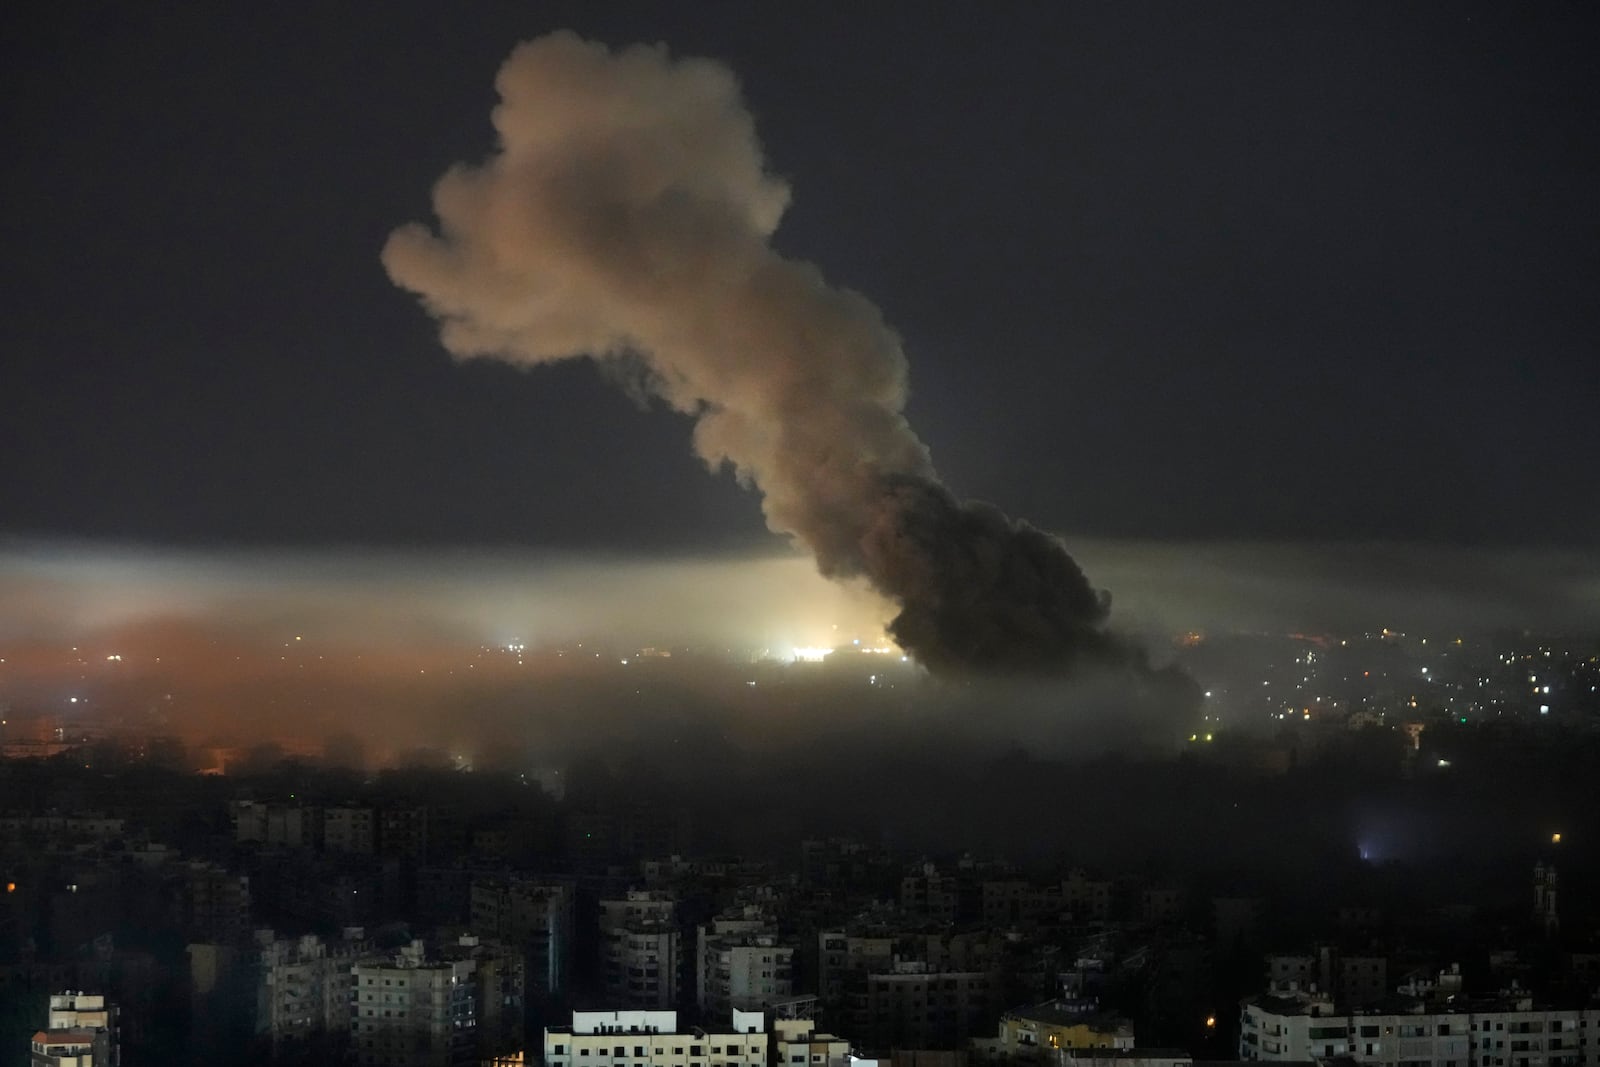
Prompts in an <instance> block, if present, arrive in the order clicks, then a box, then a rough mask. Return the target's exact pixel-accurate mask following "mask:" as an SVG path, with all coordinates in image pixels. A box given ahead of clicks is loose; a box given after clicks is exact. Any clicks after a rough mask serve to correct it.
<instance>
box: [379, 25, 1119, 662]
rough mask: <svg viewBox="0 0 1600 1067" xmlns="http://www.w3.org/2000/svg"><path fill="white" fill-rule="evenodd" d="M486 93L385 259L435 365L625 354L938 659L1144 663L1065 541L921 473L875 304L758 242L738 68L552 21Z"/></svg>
mask: <svg viewBox="0 0 1600 1067" xmlns="http://www.w3.org/2000/svg"><path fill="white" fill-rule="evenodd" d="M496 86H497V88H498V90H499V94H500V104H499V106H498V107H496V108H495V110H494V116H493V119H494V127H495V130H496V131H497V133H498V135H499V145H498V149H497V151H496V152H495V153H494V154H493V155H492V156H490V157H489V158H488V159H487V160H486V161H485V162H483V163H482V164H480V165H477V166H469V165H457V166H455V167H452V168H451V169H450V170H449V171H448V172H447V173H446V174H445V175H444V177H443V178H441V179H440V181H439V183H438V185H437V186H436V187H435V188H434V192H433V206H434V211H435V213H436V214H437V216H438V226H437V229H436V230H434V229H430V228H429V227H427V226H423V225H420V224H411V225H408V226H404V227H402V228H400V229H399V230H396V231H395V232H394V234H392V235H391V237H390V238H389V241H388V244H387V245H386V247H385V248H384V251H383V262H384V266H385V267H386V268H387V270H388V272H389V275H390V277H391V278H392V279H393V280H394V281H395V282H396V284H398V285H400V286H403V287H404V288H406V289H409V290H411V291H413V292H415V293H416V294H418V295H419V296H420V297H421V298H422V300H423V303H424V304H425V305H426V306H427V308H428V310H429V311H430V312H431V313H432V314H433V315H435V316H436V317H437V318H438V319H439V320H440V323H441V334H442V338H443V341H444V344H445V347H446V348H448V349H449V350H450V352H451V353H453V354H454V355H456V356H457V357H460V358H471V357H492V358H497V359H503V360H507V361H510V362H513V363H519V364H535V363H543V362H548V361H553V360H561V359H573V358H578V357H588V358H593V359H607V358H614V357H626V358H628V359H630V360H640V361H642V362H643V363H644V365H645V366H646V367H647V368H648V373H649V377H650V381H649V385H650V388H651V389H652V390H653V391H654V392H656V393H658V394H659V395H660V396H661V397H662V398H664V399H665V400H666V401H667V402H668V403H669V404H671V405H672V406H673V407H674V408H676V409H677V410H679V411H681V412H684V413H686V414H688V415H691V416H692V417H693V418H694V419H695V431H694V444H695V449H696V451H697V452H698V454H699V455H700V456H701V457H702V458H703V459H704V460H705V461H706V463H707V464H708V465H709V466H711V467H712V468H713V469H716V468H719V467H721V466H722V465H724V464H729V465H731V466H732V467H733V469H734V471H735V472H736V474H737V476H738V477H739V478H740V479H741V481H743V482H744V483H746V484H749V485H753V486H755V487H756V488H757V489H759V490H760V492H761V494H762V500H763V509H764V512H765V515H766V519H767V523H768V525H769V526H770V527H771V528H772V529H773V530H775V531H777V532H780V533H783V534H787V535H790V536H792V537H794V538H795V539H796V540H798V541H799V543H800V544H801V545H803V546H804V547H805V548H806V549H807V550H808V551H809V552H811V554H812V555H813V556H814V557H815V558H816V561H817V565H818V567H819V568H820V569H821V571H822V573H823V574H825V575H827V576H829V577H831V578H837V579H850V578H864V579H865V580H866V581H868V582H869V583H871V585H872V586H873V587H874V588H876V589H877V590H878V591H879V592H880V593H882V594H883V595H884V596H886V597H888V598H889V599H891V600H892V601H893V602H894V603H895V604H897V605H898V606H899V608H900V614H899V615H898V617H897V618H896V619H895V620H894V622H893V623H892V624H891V627H890V629H891V632H892V634H893V635H894V637H895V639H896V640H897V641H898V642H899V643H900V644H901V646H902V647H903V648H905V649H907V650H908V651H909V652H910V653H912V654H913V655H914V656H915V657H916V658H917V659H918V660H919V661H921V662H922V663H924V664H926V665H927V666H928V667H929V668H930V669H934V670H938V671H942V672H946V673H961V672H966V671H973V672H998V671H1007V672H1035V673H1056V672H1061V671H1066V670H1070V669H1072V668H1074V667H1077V666H1080V665H1084V664H1088V663H1101V664H1108V663H1109V664H1114V665H1118V666H1129V667H1142V658H1141V657H1140V656H1139V654H1138V653H1137V652H1136V651H1135V650H1133V649H1131V648H1129V647H1128V646H1126V645H1124V644H1123V643H1122V642H1120V641H1118V640H1117V639H1115V638H1113V637H1111V636H1110V635H1108V634H1107V633H1106V631H1105V629H1104V624H1105V621H1106V616H1107V611H1108V598H1107V596H1106V595H1105V594H1104V593H1101V592H1098V591H1096V590H1095V589H1094V588H1093V587H1092V586H1091V585H1090V584H1089V582H1088V580H1087V579H1086V578H1085V577H1084V575H1083V573H1082V571H1080V570H1079V568H1078V566H1077V565H1076V564H1075V563H1074V562H1073V561H1072V559H1071V557H1070V556H1068V555H1067V553H1066V551H1065V549H1064V548H1063V547H1062V545H1061V543H1060V542H1059V541H1057V540H1056V539H1055V538H1053V537H1051V536H1050V535H1048V534H1045V533H1043V532H1041V531H1039V530H1037V529H1035V528H1033V527H1031V526H1029V525H1027V524H1025V523H1020V522H1015V521H1013V520H1011V519H1008V518H1006V517H1005V516H1004V515H1002V514H1001V513H1000V512H998V511H996V510H995V509H993V508H991V507H988V506H987V505H982V504H971V503H962V502H960V501H958V500H956V499H955V498H954V497H953V496H952V495H951V494H950V492H949V491H948V490H946V489H945V488H944V487H943V486H942V485H941V484H940V483H939V482H938V480H937V478H936V476H935V474H934V470H933V465H932V463H931V461H930V459H929V457H928V450H927V448H926V447H925V446H924V445H923V443H922V442H921V441H920V440H919V439H918V438H917V435H916V434H915V433H913V432H912V430H911V427H910V426H909V425H908V424H907V422H906V419H905V416H904V414H903V411H904V407H905V400H906V359H905V355H904V353H903V352H902V351H901V348H900V342H899V339H898V338H897V337H896V335H895V334H894V332H893V331H892V330H891V329H890V328H889V327H888V326H887V325H886V324H885V323H884V321H883V318H882V316H881V315H880V313H879V312H878V309H877V308H876V307H874V306H873V305H872V304H871V303H870V302H868V301H867V300H866V299H864V298H863V297H861V296H860V295H858V294H856V293H853V292H849V291H847V290H841V289H836V288H833V287H831V286H829V285H828V284H827V282H826V281H825V280H824V279H823V277H822V275H821V274H820V273H819V272H818V270H817V269H816V268H815V267H813V266H812V265H810V264H808V263H800V262H795V261H792V260H787V259H784V258H783V257H781V256H779V255H778V254H777V253H776V252H775V251H773V249H772V247H771V246H770V244H769V239H770V238H771V236H772V233H773V231H774V230H775V229H776V228H777V226H778V222H779V220H780V219H781V218H782V216H783V212H784V209H785V208H786V207H787V205H788V203H789V187H788V186H787V185H786V184H785V183H784V182H783V181H782V180H781V179H779V178H776V177H774V176H773V175H772V174H770V173H768V171H767V169H766V164H765V160H764V157H763V153H762V149H761V145H760V143H759V141H758V140H757V138H756V132H755V124H754V121H753V119H752V117H751V115H750V113H749V111H748V110H747V109H746V108H745V106H744V102H743V101H742V99H741V98H740V93H739V86H738V83H737V81H736V79H735V78H734V75H733V73H732V72H731V71H729V70H728V69H727V68H726V67H724V66H722V65H721V64H718V63H715V62H711V61H708V60H704V59H674V58H672V57H671V56H669V55H668V53H667V50H666V49H665V47H663V46H660V45H657V46H653V47H646V46H635V47H631V48H627V49H624V50H622V51H618V52H612V51H610V50H609V49H607V48H606V47H604V46H602V45H599V44H594V43H591V42H587V41H584V40H581V39H580V38H578V37H577V36H575V35H573V34H571V33H567V32H562V33H556V34H552V35H550V36H548V37H543V38H540V39H538V40H535V41H531V42H528V43H525V44H522V45H520V46H519V47H518V48H517V49H516V50H515V51H514V52H513V53H512V55H511V57H510V59H508V60H507V61H506V63H505V65H504V66H503V67H502V68H501V70H500V73H499V76H498V78H497V80H496Z"/></svg>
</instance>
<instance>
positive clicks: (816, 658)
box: [789, 646, 833, 663]
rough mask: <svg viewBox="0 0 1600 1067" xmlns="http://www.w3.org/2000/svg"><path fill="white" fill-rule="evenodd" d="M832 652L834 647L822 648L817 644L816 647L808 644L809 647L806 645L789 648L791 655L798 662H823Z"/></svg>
mask: <svg viewBox="0 0 1600 1067" xmlns="http://www.w3.org/2000/svg"><path fill="white" fill-rule="evenodd" d="M832 652H833V649H831V648H822V647H821V646H815V647H809V646H808V647H805V648H792V649H790V650H789V656H790V658H791V659H793V660H794V661H795V662H796V663H821V662H822V661H823V660H825V659H827V658H828V656H829V655H830V654H832Z"/></svg>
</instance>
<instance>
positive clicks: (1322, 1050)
mask: <svg viewBox="0 0 1600 1067" xmlns="http://www.w3.org/2000/svg"><path fill="white" fill-rule="evenodd" d="M1596 1024H1600V1012H1595V1011H1585V1010H1580V1009H1577V1008H1555V1007H1550V1006H1547V1005H1542V1004H1537V1003H1535V1002H1534V1001H1533V999H1532V998H1531V997H1528V996H1526V995H1522V996H1511V995H1500V996H1494V997H1476V998H1475V997H1468V996H1467V995H1465V994H1461V993H1454V994H1451V995H1449V996H1448V997H1434V998H1423V997H1416V996H1399V997H1395V998H1392V999H1391V1000H1390V1001H1389V1002H1388V1003H1386V1004H1384V1005H1382V1006H1381V1007H1375V1008H1371V1009H1362V1010H1357V1011H1341V1010H1336V1009H1335V1007H1334V1002H1333V1001H1332V1000H1331V999H1329V998H1327V997H1325V996H1322V995H1319V994H1299V995H1295V996H1272V995H1265V996H1258V997H1253V998H1251V999H1249V1000H1247V1001H1245V1003H1244V1006H1243V1009H1242V1011H1241V1013H1240V1019H1239V1058H1240V1059H1241V1060H1272V1061H1282V1060H1309V1059H1319V1060H1321V1059H1327V1058H1329V1057H1334V1056H1345V1057H1349V1058H1351V1059H1354V1060H1355V1061H1357V1062H1358V1063H1370V1064H1381V1065H1385V1067H1583V1065H1584V1064H1585V1057H1586V1056H1589V1055H1590V1050H1589V1049H1587V1048H1586V1047H1585V1044H1584V1039H1585V1037H1587V1031H1589V1030H1590V1029H1591V1028H1592V1027H1594V1026H1595V1025H1596ZM1588 1062H1589V1063H1591V1064H1592V1063H1593V1058H1592V1057H1591V1058H1590V1059H1589V1061H1588Z"/></svg>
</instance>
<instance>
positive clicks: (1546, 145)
mask: <svg viewBox="0 0 1600 1067" xmlns="http://www.w3.org/2000/svg"><path fill="white" fill-rule="evenodd" d="M160 6H161V5H139V4H134V5H123V4H119V5H111V4H105V5H100V4H88V3H83V4H30V5H7V7H6V13H5V14H4V15H3V16H0V19H3V25H0V34H3V39H4V41H5V54H4V56H3V57H0V131H3V136H4V164H3V167H0V175H3V183H4V184H3V192H0V226H3V249H4V274H3V279H4V280H3V284H0V536H11V537H17V538H23V539H29V540H34V539H44V540H51V539H58V538H67V539H74V540H85V539H86V540H91V541H95V540H103V541H112V542H121V543H130V542H131V543H140V544H152V545H158V546H159V545H174V546H208V547H212V546H218V547H221V546H236V545H273V546H291V547H314V546H324V545H385V546H398V547H412V546H421V547H432V546H451V545H454V546H463V545H497V546H518V547H524V546H525V547H531V548H556V549H604V550H615V551H620V552H629V553H644V554H653V553H659V554H681V553H684V552H713V553H715V552H723V551H729V550H733V549H748V548H756V547H760V546H766V545H771V544H773V543H774V541H775V538H774V536H773V535H772V534H770V533H768V532H767V531H766V529H765V527H764V525H763V523H762V518H761V514H760V511H759V504H758V500H757V498H756V497H755V496H754V495H753V494H751V493H749V492H746V491H745V490H742V489H741V488H740V487H739V486H738V485H736V484H735V482H734V480H733V479H732V478H731V477H730V476H728V475H726V474H723V475H721V476H718V477H710V476H708V475H707V474H706V472H705V470H704V467H703V465H702V464H701V463H700V462H699V461H698V460H696V459H695V458H694V457H693V455H692V454H691V452H690V450H689V445H688V436H689V425H688V422H687V420H685V419H683V418H682V417H681V416H677V415H674V414H671V413H669V412H667V411H665V410H664V409H663V408H662V407H661V406H660V405H655V406H654V407H653V408H652V409H650V410H648V411H645V410H641V407H640V404H639V402H638V401H636V400H634V399H631V398H630V397H629V396H628V395H627V394H626V392H625V391H624V390H619V389H618V388H616V386H615V383H613V382H610V381H608V380H607V379H606V378H605V376H604V375H602V374H601V373H597V371H596V370H595V368H594V367H593V366H590V365H587V364H583V363H578V364H563V365H560V366H553V367H541V368H535V369H532V370H518V369H514V368H511V367H509V366H506V365H502V364H499V363H490V362H475V363H468V364H461V363H456V362H454V361H452V359H451V358H450V357H449V356H448V355H447V354H446V352H445V351H444V350H443V348H442V347H441V346H440V344H439V340H438V335H437V330H436V328H435V325H434V323H433V322H432V321H431V320H430V319H429V318H428V317H427V315H426V314H425V313H424V312H423V311H422V310H421V309H420V308H419V307H418V306H417V303H416V301H415V300H414V299H413V297H412V296H411V295H410V294H408V293H405V292H403V291H401V290H400V289H398V288H396V286H395V285H394V284H392V283H391V281H390V280H389V278H388V277H387V276H386V275H385V272H384V269H383V267H382V266H381V265H380V263H379V259H378V256H379V251H380V249H381V248H382V246H383V243H384V241H385V239H386V237H387V236H388V234H389V233H390V232H391V231H392V230H393V229H394V228H395V227H396V226H399V225H401V224H403V223H405V222H408V221H411V220H416V219H424V218H427V217H429V206H428V205H429V200H428V196H429V190H430V188H431V187H432V185H433V183H434V182H435V180H436V179H437V178H438V176H439V175H440V174H441V173H443V172H444V170H445V169H446V168H447V167H448V166H449V165H450V164H452V163H453V162H456V161H459V160H468V161H471V160H478V159H481V158H482V157H483V156H484V155H485V154H486V153H488V152H489V151H490V149H491V148H492V146H493V134H492V131H491V129H490V126H489V122H488V115H489V111H490V108H491V107H492V106H493V103H494V90H493V78H494V74H495V71H496V69H497V68H498V67H499V65H500V64H501V62H502V61H503V60H504V59H505V57H506V55H507V54H508V53H509V52H510V50H511V49H512V47H513V46H514V45H515V44H516V43H517V42H518V41H521V40H526V39H529V38H533V37H536V36H539V35H541V34H545V33H548V32H550V31H552V30H555V29H559V28H564V27H565V28H571V29H574V30H576V31H578V32H579V33H580V34H582V35H584V36H586V37H590V38H593V39H597V40H600V41H604V42H606V43H609V44H613V45H624V44H628V43H632V42H636V41H651V42H653V41H662V42H665V43H666V44H667V45H668V46H669V47H670V48H671V50H672V51H673V53H674V54H676V55H704V56H709V57H713V58H715V59H718V60H720V61H722V62H725V63H727V64H728V65H729V66H731V67H732V68H733V69H734V70H735V71H737V72H738V74H739V76H740V78H741V79H742V81H743V85H744V91H745V97H746V102H747V104H748V106H749V107H750V109H751V110H752V111H753V112H754V114H755V115H756V118H757V122H758V132H759V135H760V137H761V139H762V141H763V143H764V144H765V147H766V150H767V153H768V159H769V165H770V166H771V168H772V169H773V170H774V171H775V172H776V173H778V174H780V175H781V176H783V177H784V178H785V179H786V180H787V181H788V182H790V183H791V184H792V186H793V189H794V200H793V204H792V206H791V207H790V209H789V212H788V214H787V215H786V216H785V217H784V221H783V223H782V225H781V226H780V228H779V229H778V231H777V234H776V237H775V243H776V246H777V248H778V249H779V250H780V251H781V252H782V253H783V254H784V255H786V256H789V257H793V258H798V259H804V260H809V261H811V262H814V263H815V264H817V265H818V266H819V267H820V268H821V269H822V271H823V272H824V273H825V274H826V275H827V277H828V278H829V280H830V281H832V282H833V283H834V284H836V285H841V286H845V287H848V288H851V289H855V290H858V291H859V292H861V293H863V294H865V295H866V296H868V297H869V298H870V299H872V300H873V301H874V302H875V303H877V304H878V305H879V306H880V307H881V308H882V309H883V312H884V315H885V317H886V318H887V320H888V321H889V322H890V323H891V324H892V325H893V326H894V327H895V328H896V329H897V330H898V331H899V332H900V334H901V336H902V338H903V341H904V346H905V351H906V354H907V356H908V358H909V360H910V364H911V389H912V399H911V404H910V409H909V414H910V417H911V421H912V424H913V426H914V427H915V428H916V430H917V432H918V433H919V434H920V435H921V436H922V438H923V439H924V440H925V441H927V442H928V444H929V445H930V447H931V448H932V451H933V456H934V459H935V461H936V462H937V464H938V466H939V470H940V472H941V474H942V475H943V476H944V477H945V479H946V480H947V481H948V483H949V484H950V485H951V486H952V487H953V488H954V489H955V490H956V491H957V492H959V493H961V494H963V495H970V496H974V497H980V498H984V499H987V500H992V501H994V502H996V503H997V504H999V505H1001V506H1002V507H1004V508H1006V509H1007V510H1008V511H1011V512H1013V513H1017V514H1021V515H1025V516H1027V517H1029V518H1030V519H1032V520H1033V521H1034V522H1036V523H1038V524H1040V525H1041V526H1044V527H1046V528H1048V529H1051V530H1055V531H1058V532H1060V533H1062V534H1064V535H1068V536H1069V538H1070V537H1071V536H1073V535H1076V536H1081V537H1092V538H1139V539H1157V540H1164V541H1173V542H1178V541H1186V540H1188V541H1192V540H1195V539H1208V538H1219V539H1230V540H1260V541H1275V542H1284V541H1317V542H1327V541H1373V540H1381V541H1393V542H1423V543H1427V544H1441V545H1460V546H1512V545H1515V546H1530V547H1537V546H1575V547H1587V546H1592V545H1594V544H1595V543H1597V542H1600V494H1597V493H1596V492H1595V484H1596V476H1595V471H1596V470H1597V468H1600V429H1597V422H1596V409H1597V403H1596V401H1597V399H1600V359H1597V354H1600V353H1597V338H1600V75H1597V74H1596V71H1597V69H1600V67H1597V65H1596V63H1595V58H1594V57H1595V55H1596V51H1597V45H1600V32H1597V29H1600V20H1597V18H1596V16H1595V13H1594V10H1593V8H1592V6H1591V5H1588V4H1579V3H1546V4H1539V5H1512V4H1499V5H1472V4H1463V3H1455V2H1452V3H1442V4H1406V5H1379V4H1339V5H1335V4H1321V5H1303V4H1282V3H1271V4H1246V3H1230V4H1210V5H1199V4H1176V3H1170V4H1124V3H1115V4H1092V5H1090V4H1071V5H1048V6H1047V5H1042V4H1016V5H1010V6H1006V5H1001V6H999V7H998V10H996V9H993V8H992V7H991V6H989V5H984V6H979V5H971V6H969V7H964V8H957V7H955V6H953V5H928V4H903V5H890V4H872V5H844V4H837V5H814V4H795V5H790V6H787V7H782V8H780V7H777V6H775V5H768V4H730V5H714V4H700V3H697V4H643V5H637V6H635V5H623V4H608V5H592V4H556V3H527V4H516V5H511V4H472V5H459V4H431V5H415V4H401V3H386V4H367V5H349V6H346V7H343V8H337V9H324V8H321V7H318V8H315V9H313V8H312V7H310V6H304V7H294V6H291V7H288V8H285V7H282V6H271V5H248V6H247V5H237V6H233V7H231V8H229V7H224V6H223V5H179V6H177V7H174V8H173V9H172V10H170V11H165V12H163V11H159V10H155V8H158V7H160ZM330 10H331V13H330Z"/></svg>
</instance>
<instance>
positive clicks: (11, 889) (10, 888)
mask: <svg viewBox="0 0 1600 1067" xmlns="http://www.w3.org/2000/svg"><path fill="white" fill-rule="evenodd" d="M16 891H17V883H15V882H7V883H6V892H7V893H15V892H16Z"/></svg>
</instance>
